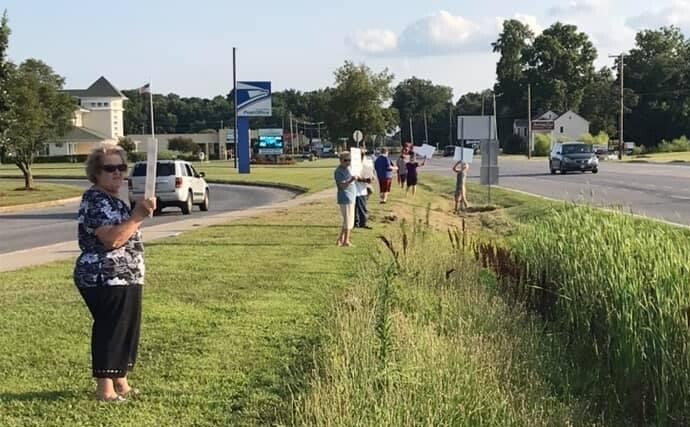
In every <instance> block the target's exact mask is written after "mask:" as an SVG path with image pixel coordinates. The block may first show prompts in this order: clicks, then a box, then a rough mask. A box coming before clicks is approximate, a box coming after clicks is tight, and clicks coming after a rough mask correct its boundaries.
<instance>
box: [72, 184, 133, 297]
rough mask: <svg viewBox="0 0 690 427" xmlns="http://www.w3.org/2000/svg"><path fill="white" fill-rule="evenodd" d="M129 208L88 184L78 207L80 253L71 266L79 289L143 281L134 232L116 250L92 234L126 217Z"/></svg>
mask: <svg viewBox="0 0 690 427" xmlns="http://www.w3.org/2000/svg"><path fill="white" fill-rule="evenodd" d="M130 215H131V211H130V209H129V206H127V204H126V203H125V202H123V201H122V200H120V199H119V198H116V197H112V196H111V195H109V194H108V193H106V192H104V191H102V190H100V189H98V188H96V187H92V188H90V189H89V190H87V191H86V192H85V193H84V195H83V197H82V200H81V205H80V206H79V218H78V221H79V228H78V234H79V248H80V249H81V255H80V256H79V258H78V259H77V264H76V266H75V268H74V282H75V283H76V285H77V287H79V288H90V287H97V286H130V285H138V284H143V283H144V272H145V268H144V245H143V243H142V240H141V233H140V232H139V231H137V232H136V233H134V235H133V236H132V237H131V238H130V239H129V241H128V242H127V243H126V244H125V245H124V246H122V247H121V248H118V249H113V250H108V249H106V248H105V247H104V246H103V244H102V243H101V242H100V240H98V237H96V234H95V233H96V229H98V228H99V227H101V226H103V225H118V224H121V223H123V222H125V221H127V220H128V219H129V217H130Z"/></svg>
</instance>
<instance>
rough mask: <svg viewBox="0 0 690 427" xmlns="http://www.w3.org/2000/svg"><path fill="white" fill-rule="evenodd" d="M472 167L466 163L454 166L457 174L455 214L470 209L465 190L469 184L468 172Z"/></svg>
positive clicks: (460, 162)
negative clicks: (467, 183) (466, 184)
mask: <svg viewBox="0 0 690 427" xmlns="http://www.w3.org/2000/svg"><path fill="white" fill-rule="evenodd" d="M469 169H470V165H469V164H467V163H466V162H464V161H459V162H457V163H456V164H455V166H453V172H455V174H456V178H455V213H456V214H457V213H460V209H462V210H463V211H464V210H466V209H467V208H469V204H468V203H467V191H466V190H465V183H466V182H467V172H468V171H469Z"/></svg>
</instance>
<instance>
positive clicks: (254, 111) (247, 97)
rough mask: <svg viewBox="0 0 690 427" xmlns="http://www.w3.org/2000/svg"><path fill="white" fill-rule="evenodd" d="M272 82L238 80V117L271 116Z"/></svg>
mask: <svg viewBox="0 0 690 427" xmlns="http://www.w3.org/2000/svg"><path fill="white" fill-rule="evenodd" d="M272 114H273V111H272V105H271V82H237V117H270V116H271V115H272Z"/></svg>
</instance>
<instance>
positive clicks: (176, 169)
mask: <svg viewBox="0 0 690 427" xmlns="http://www.w3.org/2000/svg"><path fill="white" fill-rule="evenodd" d="M204 176H205V175H204V173H203V172H201V173H199V172H197V171H196V170H195V169H194V166H192V165H191V163H189V162H185V161H182V160H159V161H158V162H157V165H156V200H157V206H158V212H160V211H162V210H163V208H165V207H168V206H175V207H179V208H180V209H181V210H182V213H183V214H184V215H189V214H190V213H192V207H193V206H194V205H198V206H199V209H201V210H202V211H208V209H209V189H208V184H207V183H206V180H205V179H204ZM128 186H129V203H130V205H131V206H132V208H134V203H135V200H136V199H140V198H143V197H144V189H145V186H146V162H137V163H135V164H134V167H133V168H132V172H131V173H130V176H129V184H128Z"/></svg>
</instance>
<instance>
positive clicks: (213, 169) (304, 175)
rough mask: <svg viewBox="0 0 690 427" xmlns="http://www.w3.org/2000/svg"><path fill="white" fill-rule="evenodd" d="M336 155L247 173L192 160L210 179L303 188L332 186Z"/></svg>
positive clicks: (54, 171)
mask: <svg viewBox="0 0 690 427" xmlns="http://www.w3.org/2000/svg"><path fill="white" fill-rule="evenodd" d="M336 166H337V160H336V159H322V160H316V161H313V162H309V161H304V162H300V163H297V164H295V165H286V166H266V165H252V167H251V173H250V174H239V173H237V170H236V169H234V167H233V162H232V161H214V162H203V163H201V162H198V163H194V167H195V168H196V169H197V170H198V171H199V172H205V173H206V178H207V179H208V180H210V181H216V182H227V183H239V184H241V183H255V184H273V185H289V186H295V187H300V188H301V189H302V190H304V191H309V192H312V191H319V190H324V189H327V188H330V187H332V182H331V181H332V179H333V178H332V176H333V169H335V167H336ZM32 171H33V174H34V176H35V177H36V178H39V179H40V178H83V177H84V176H85V173H84V165H83V164H79V163H41V164H35V165H34V166H33V168H32ZM21 176H22V174H21V172H20V171H19V169H18V168H17V167H16V166H14V165H0V178H2V177H16V178H21Z"/></svg>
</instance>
